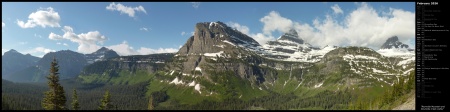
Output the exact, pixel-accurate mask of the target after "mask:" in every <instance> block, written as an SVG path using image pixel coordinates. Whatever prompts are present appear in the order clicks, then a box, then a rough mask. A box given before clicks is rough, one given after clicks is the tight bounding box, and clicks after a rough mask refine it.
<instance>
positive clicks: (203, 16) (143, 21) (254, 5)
mask: <svg viewBox="0 0 450 112" xmlns="http://www.w3.org/2000/svg"><path fill="white" fill-rule="evenodd" d="M414 14H415V5H414V2H385V3H380V2H369V3H355V2H280V3H277V2H239V3H236V2H201V3H192V2H142V3H135V2H87V3H83V2H49V3H47V2H36V3H35V2H33V3H26V2H2V54H3V53H4V52H6V51H8V50H10V49H15V50H17V51H19V52H21V53H24V54H26V53H30V54H31V55H34V56H39V57H41V56H43V55H44V54H45V53H48V52H54V51H59V50H67V49H69V50H72V51H77V52H80V53H92V52H94V51H96V50H97V49H99V48H100V47H102V46H105V47H108V48H111V49H113V50H115V51H116V52H118V53H119V55H136V54H152V53H163V52H176V51H177V50H178V48H179V47H180V46H182V45H183V44H184V43H185V42H186V40H187V39H188V38H189V37H190V36H191V35H192V33H191V32H193V31H194V26H195V24H196V23H198V22H215V21H222V22H224V23H226V24H228V25H229V26H231V27H233V28H236V29H238V30H239V31H242V32H244V33H245V34H247V35H249V36H250V37H253V38H254V39H255V40H257V41H258V42H260V44H264V43H265V42H267V41H269V40H274V39H276V38H278V37H279V36H280V35H281V34H282V33H283V32H286V31H287V30H288V29H289V28H294V29H296V30H297V31H298V32H299V35H300V37H301V38H302V39H304V40H305V41H306V42H308V43H310V44H312V45H314V46H325V45H337V46H366V47H370V48H373V49H378V47H379V46H381V44H382V43H383V42H384V41H385V40H386V39H387V38H388V37H390V36H394V35H396V36H399V38H400V41H402V42H404V43H407V44H409V45H410V46H414V43H413V42H414V30H415V28H414V27H415V26H414V20H415V18H414V17H415V16H414Z"/></svg>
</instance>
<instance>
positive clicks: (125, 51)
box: [107, 41, 178, 56]
mask: <svg viewBox="0 0 450 112" xmlns="http://www.w3.org/2000/svg"><path fill="white" fill-rule="evenodd" d="M107 48H109V49H113V50H114V51H116V52H117V54H119V55H120V56H128V55H148V54H155V53H173V52H177V51H178V49H175V48H159V49H151V48H145V47H141V48H140V49H138V50H134V49H133V47H131V46H130V45H128V42H127V41H123V42H122V43H121V44H117V45H112V46H107Z"/></svg>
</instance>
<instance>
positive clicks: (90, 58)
mask: <svg viewBox="0 0 450 112" xmlns="http://www.w3.org/2000/svg"><path fill="white" fill-rule="evenodd" d="M85 56H86V60H87V62H88V64H92V63H94V62H97V61H104V60H106V59H108V58H114V57H119V55H118V54H117V53H116V52H115V51H114V50H112V49H108V48H106V47H102V48H100V49H98V50H97V51H95V52H93V53H91V54H85Z"/></svg>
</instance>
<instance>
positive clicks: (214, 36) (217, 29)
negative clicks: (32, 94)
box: [177, 21, 259, 55]
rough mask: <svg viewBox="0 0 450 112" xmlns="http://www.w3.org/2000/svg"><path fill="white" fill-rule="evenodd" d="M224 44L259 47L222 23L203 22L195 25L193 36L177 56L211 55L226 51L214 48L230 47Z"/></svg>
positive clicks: (256, 43) (252, 40) (249, 38)
mask: <svg viewBox="0 0 450 112" xmlns="http://www.w3.org/2000/svg"><path fill="white" fill-rule="evenodd" d="M226 42H231V43H233V44H238V45H252V46H259V44H258V42H256V41H255V40H254V39H253V38H251V37H249V36H247V35H245V34H242V33H241V32H239V31H237V30H234V29H231V28H230V27H228V26H226V25H225V24H224V23H222V22H220V21H219V22H204V23H197V24H196V25H195V32H194V36H191V37H190V38H189V39H188V41H187V42H186V44H184V45H183V46H182V47H181V48H180V50H179V51H178V53H177V54H179V55H187V54H199V53H213V52H219V51H223V50H227V48H228V47H215V46H221V45H225V46H230V45H229V44H228V43H226Z"/></svg>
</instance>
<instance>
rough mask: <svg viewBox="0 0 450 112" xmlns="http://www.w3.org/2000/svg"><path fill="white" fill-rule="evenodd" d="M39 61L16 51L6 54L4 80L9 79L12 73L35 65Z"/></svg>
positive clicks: (3, 70)
mask: <svg viewBox="0 0 450 112" xmlns="http://www.w3.org/2000/svg"><path fill="white" fill-rule="evenodd" d="M39 59H40V58H39V57H35V56H31V55H30V54H26V55H24V54H21V53H19V52H17V51H16V50H14V49H11V50H9V51H7V52H5V54H4V55H3V56H2V78H4V79H8V78H9V76H10V75H11V74H12V73H14V72H17V71H20V70H22V69H25V68H27V67H29V66H33V65H35V64H36V63H37V61H38V60H39Z"/></svg>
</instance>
